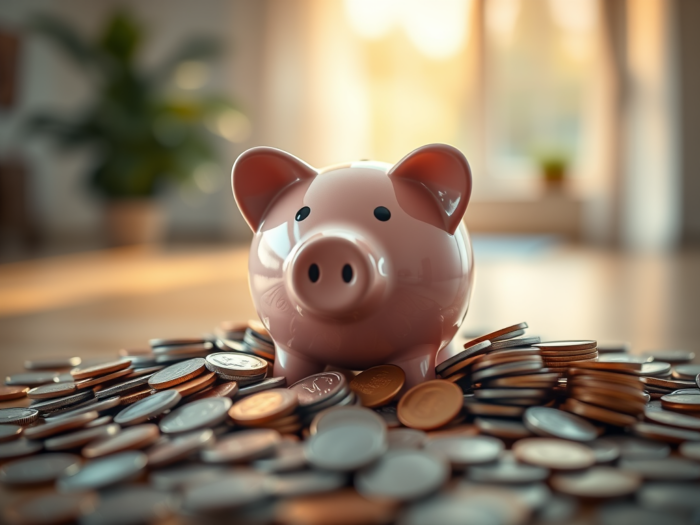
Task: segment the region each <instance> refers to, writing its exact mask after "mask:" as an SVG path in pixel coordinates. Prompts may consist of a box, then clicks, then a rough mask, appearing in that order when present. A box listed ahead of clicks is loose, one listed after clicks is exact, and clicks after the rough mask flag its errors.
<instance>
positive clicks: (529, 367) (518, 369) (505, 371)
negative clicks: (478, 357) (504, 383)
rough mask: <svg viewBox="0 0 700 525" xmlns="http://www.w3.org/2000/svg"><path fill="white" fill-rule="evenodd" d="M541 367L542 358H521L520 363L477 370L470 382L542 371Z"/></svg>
mask: <svg viewBox="0 0 700 525" xmlns="http://www.w3.org/2000/svg"><path fill="white" fill-rule="evenodd" d="M542 366H543V363H542V358H541V357H539V356H532V357H529V358H523V359H522V360H520V361H516V362H511V363H506V364H503V365H496V366H492V367H490V368H486V369H484V370H479V371H478V372H476V373H475V374H473V375H472V381H473V382H475V383H478V382H480V381H483V380H485V379H490V378H494V377H500V376H506V375H517V374H526V373H531V372H537V371H538V370H541V369H542Z"/></svg>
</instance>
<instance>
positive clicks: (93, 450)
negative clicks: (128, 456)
mask: <svg viewBox="0 0 700 525" xmlns="http://www.w3.org/2000/svg"><path fill="white" fill-rule="evenodd" d="M159 437H160V431H159V430H158V426H157V425H153V424H150V423H146V424H144V425H137V426H133V427H129V428H126V429H124V430H122V431H121V432H118V433H116V434H114V435H113V436H105V437H102V438H99V439H97V440H95V441H91V442H90V443H89V444H87V445H85V446H84V447H83V450H82V454H83V456H84V457H86V458H89V459H93V458H99V457H102V456H109V455H110V454H116V453H117V452H124V451H125V450H138V449H142V448H145V447H147V446H149V445H152V444H153V443H155V442H156V440H157V439H158V438H159Z"/></svg>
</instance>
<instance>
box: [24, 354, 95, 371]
mask: <svg viewBox="0 0 700 525" xmlns="http://www.w3.org/2000/svg"><path fill="white" fill-rule="evenodd" d="M80 362H81V359H80V358H79V357H45V358H40V359H31V360H27V361H25V362H24V368H26V369H27V370H54V369H56V368H72V367H75V366H78V365H79V364H80Z"/></svg>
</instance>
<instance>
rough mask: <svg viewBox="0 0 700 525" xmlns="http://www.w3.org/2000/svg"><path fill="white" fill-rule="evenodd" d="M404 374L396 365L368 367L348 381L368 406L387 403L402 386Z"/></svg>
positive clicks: (372, 406) (378, 405) (404, 379)
mask: <svg viewBox="0 0 700 525" xmlns="http://www.w3.org/2000/svg"><path fill="white" fill-rule="evenodd" d="M405 381H406V374H404V371H403V370H402V369H401V368H400V367H398V366H396V365H379V366H375V367H372V368H369V369H367V370H365V371H364V372H362V373H361V374H359V375H357V376H355V378H354V379H353V380H352V381H350V389H351V390H352V391H353V392H355V394H357V396H358V397H359V398H360V401H361V402H362V404H363V405H364V406H366V407H368V408H375V407H380V406H382V405H386V404H387V403H389V402H390V401H391V400H392V399H394V397H396V395H397V394H398V393H399V392H400V391H401V388H403V385H404V382H405Z"/></svg>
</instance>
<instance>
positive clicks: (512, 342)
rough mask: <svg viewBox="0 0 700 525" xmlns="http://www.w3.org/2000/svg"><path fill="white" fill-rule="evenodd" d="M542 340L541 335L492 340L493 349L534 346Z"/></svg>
mask: <svg viewBox="0 0 700 525" xmlns="http://www.w3.org/2000/svg"><path fill="white" fill-rule="evenodd" d="M539 342H540V338H539V336H530V337H519V338H517V339H504V340H501V341H491V349H492V350H501V349H503V348H515V347H523V346H532V345H534V344H537V343H539Z"/></svg>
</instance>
